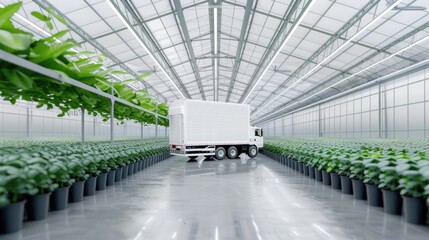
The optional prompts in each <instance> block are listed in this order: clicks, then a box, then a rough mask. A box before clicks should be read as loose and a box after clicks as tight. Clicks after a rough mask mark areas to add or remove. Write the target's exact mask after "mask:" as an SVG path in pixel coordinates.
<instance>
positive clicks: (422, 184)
mask: <svg viewBox="0 0 429 240" xmlns="http://www.w3.org/2000/svg"><path fill="white" fill-rule="evenodd" d="M419 162H421V163H420V164H421V165H422V166H424V165H425V164H427V163H428V161H427V160H423V161H417V162H416V161H414V160H410V159H408V160H405V161H400V162H398V166H397V167H396V171H397V172H398V174H399V175H400V180H399V189H401V192H400V193H401V195H402V197H403V201H404V217H405V220H406V221H407V222H409V223H413V224H425V223H426V218H427V212H428V208H427V205H426V199H427V196H425V191H426V190H425V188H426V186H427V185H428V183H429V182H428V181H427V180H426V179H425V178H424V177H423V175H422V174H421V173H420V172H419V165H420V164H419ZM422 168H423V167H422Z"/></svg>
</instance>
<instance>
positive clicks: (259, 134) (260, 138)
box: [254, 128, 264, 148]
mask: <svg viewBox="0 0 429 240" xmlns="http://www.w3.org/2000/svg"><path fill="white" fill-rule="evenodd" d="M254 138H255V139H256V141H255V145H256V146H257V147H258V148H263V147H264V132H263V131H262V128H255V137H254Z"/></svg>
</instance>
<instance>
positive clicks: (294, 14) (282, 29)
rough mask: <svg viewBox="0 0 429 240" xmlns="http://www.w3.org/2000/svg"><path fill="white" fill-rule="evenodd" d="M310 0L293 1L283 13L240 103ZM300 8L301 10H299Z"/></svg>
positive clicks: (254, 84)
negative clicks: (280, 21)
mask: <svg viewBox="0 0 429 240" xmlns="http://www.w3.org/2000/svg"><path fill="white" fill-rule="evenodd" d="M311 2H312V0H301V1H294V2H293V3H292V4H290V5H289V6H288V9H287V10H286V13H285V14H284V21H283V22H282V23H280V24H279V26H278V27H277V30H276V31H275V32H276V34H275V37H274V38H273V39H272V40H271V42H270V45H269V47H268V49H267V50H266V51H265V53H264V55H263V57H262V59H261V61H260V62H259V66H258V67H257V68H256V70H255V71H254V73H253V77H252V79H251V80H250V83H249V85H248V86H247V87H246V89H245V91H244V93H243V94H242V95H241V97H240V100H239V102H240V103H242V102H244V100H246V98H247V96H248V95H249V94H250V93H251V91H252V90H253V89H254V86H256V84H257V81H258V79H260V77H262V75H263V74H264V72H265V71H266V70H267V68H268V67H269V65H270V64H271V62H272V59H274V57H275V56H276V55H277V52H278V51H280V50H281V49H280V48H281V47H282V45H283V43H284V41H285V40H286V39H287V38H288V37H289V34H290V32H291V31H292V29H293V28H294V27H295V26H296V24H297V23H296V22H297V19H299V18H301V17H302V14H304V13H305V12H306V10H307V8H308V7H309V6H310V4H311ZM300 9H301V10H300ZM292 19H294V21H295V23H294V24H293V25H292V26H291V24H289V22H290V21H291V20H292Z"/></svg>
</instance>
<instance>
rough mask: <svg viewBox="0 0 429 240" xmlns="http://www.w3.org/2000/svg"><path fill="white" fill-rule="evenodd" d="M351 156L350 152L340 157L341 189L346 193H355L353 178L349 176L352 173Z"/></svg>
mask: <svg viewBox="0 0 429 240" xmlns="http://www.w3.org/2000/svg"><path fill="white" fill-rule="evenodd" d="M351 157H352V155H351V154H350V153H345V154H342V155H341V156H339V157H338V161H339V165H338V174H339V175H340V179H341V191H342V193H345V194H353V185H352V180H351V179H350V177H349V176H351V174H352V173H351V170H350V169H351V166H352V164H351Z"/></svg>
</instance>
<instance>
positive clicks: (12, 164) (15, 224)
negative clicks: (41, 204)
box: [0, 155, 34, 234]
mask: <svg viewBox="0 0 429 240" xmlns="http://www.w3.org/2000/svg"><path fill="white" fill-rule="evenodd" d="M18 157H19V156H18V155H14V156H9V157H8V158H9V159H8V160H6V161H7V164H0V176H2V177H0V233H2V234H4V233H13V232H17V231H19V230H20V229H21V228H22V222H23V221H24V204H25V199H24V195H25V194H28V193H29V192H31V191H34V189H32V186H29V184H27V181H28V176H27V173H26V171H25V170H24V166H25V164H24V163H23V162H21V161H19V160H18Z"/></svg>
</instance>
